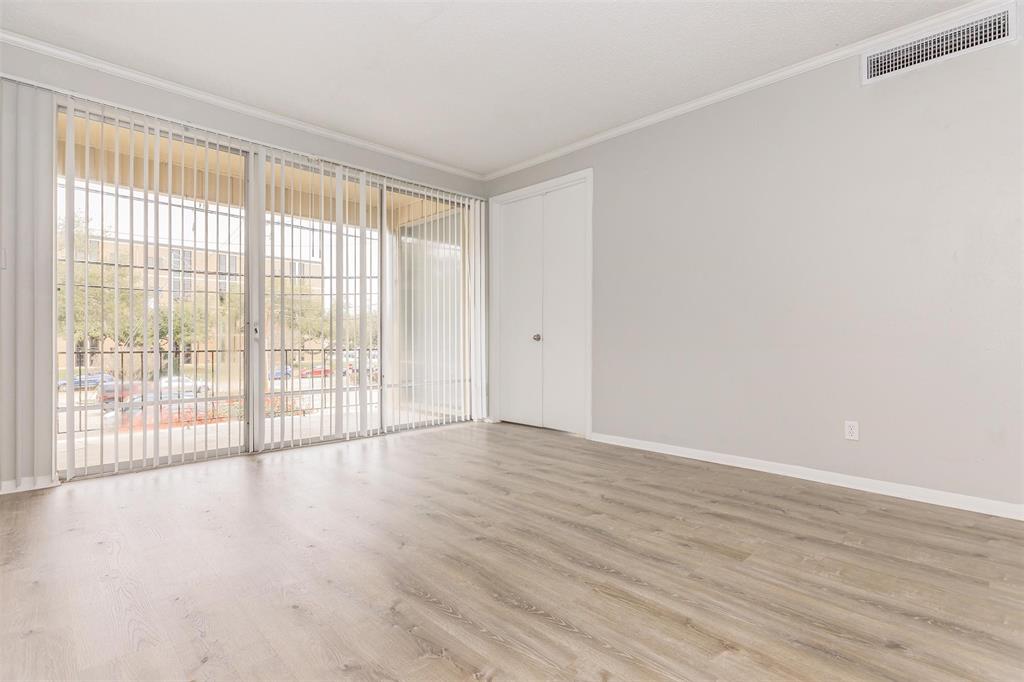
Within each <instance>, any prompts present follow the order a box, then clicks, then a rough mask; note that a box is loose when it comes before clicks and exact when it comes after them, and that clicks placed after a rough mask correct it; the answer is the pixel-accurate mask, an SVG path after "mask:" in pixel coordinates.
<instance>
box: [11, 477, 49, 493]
mask: <svg viewBox="0 0 1024 682" xmlns="http://www.w3.org/2000/svg"><path fill="white" fill-rule="evenodd" d="M56 485H60V481H59V480H57V477H56V476H22V477H21V479H20V480H15V479H13V478H12V479H8V480H6V481H0V495H6V494H8V493H23V492H25V491H26V490H41V489H43V488H52V487H54V486H56Z"/></svg>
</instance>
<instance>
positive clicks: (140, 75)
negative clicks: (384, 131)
mask: <svg viewBox="0 0 1024 682" xmlns="http://www.w3.org/2000/svg"><path fill="white" fill-rule="evenodd" d="M0 43H7V44H8V45H13V46H14V47H20V48H23V49H26V50H31V51H32V52H36V53H39V54H42V55H46V56H47V57H54V58H56V59H61V60H63V61H66V62H70V63H72V64H78V65H79V66H84V67H86V68H89V69H94V70H96V71H100V72H102V73H107V74H110V75H112V76H117V77H118V78H124V79H125V80H129V81H133V82H135V83H140V84H142V85H147V86H149V87H153V88H158V89H160V90H164V91H165V92H170V93H173V94H176V95H182V96H184V97H188V98H191V99H194V100H198V101H200V102H206V103H207V104H212V105H214V106H218V107H221V108H224V109H229V110H231V111H236V112H238V113H241V114H246V115H247V116H252V117H254V118H259V119H262V120H264V121H270V122H271V123H277V124H278V125H283V126H287V127H289V128H295V129H296V130H301V131H303V132H308V133H313V134H315V135H319V136H321V137H326V138H329V139H331V140H336V141H338V142H343V143H345V144H350V145H352V146H353V147H359V148H360V149H367V150H369V151H372V152H377V153H379V154H386V155H388V156H392V157H394V158H396V159H401V160H402V161H409V162H411V163H416V164H419V165H421V166H427V167H428V168H433V169H435V170H440V171H444V172H445V173H451V174H452V175H459V176H462V177H464V178H470V179H472V180H483V176H482V175H481V174H480V173H474V172H473V171H469V170H466V169H464V168H457V167H455V166H449V165H447V164H444V163H441V162H440V161H434V160H432V159H427V158H424V157H422V156H417V155H416V154H409V153H407V152H403V151H400V150H398V149H394V148H393V147H388V146H386V145H382V144H378V143H376V142H370V141H369V140H364V139H361V138H358V137H354V136H352V135H346V134H344V133H340V132H338V131H336V130H331V129H330V128H324V127H322V126H317V125H313V124H310V123H306V122H304V121H300V120H299V119H296V118H292V117H290V116H284V115H282V114H275V113H273V112H270V111H267V110H266V109H261V108H259V107H255V106H252V105H250V104H244V103H242V102H238V101H236V100H233V99H228V98H227V97H221V96H220V95H215V94H213V93H210V92H206V91H204V90H198V89H196V88H192V87H189V86H187V85H182V84H181V83H176V82H174V81H171V80H167V79H164V78H159V77H157V76H152V75H150V74H148V73H144V72H142V71H136V70H135V69H129V68H127V67H124V66H120V65H118V64H114V63H112V62H108V61H104V60H102V59H97V58H95V57H90V56H89V55H86V54H82V53H81V52H75V51H74V50H68V49H65V48H63V47H58V46H57V45H53V44H51V43H47V42H44V41H42V40H36V39H35V38H29V37H28V36H24V35H21V34H20V33H13V32H11V31H6V30H3V29H0ZM3 75H4V76H5V77H6V78H11V79H13V80H20V81H23V82H28V81H24V79H21V78H19V77H18V76H15V75H10V74H7V73H3ZM32 84H33V85H39V86H40V87H45V88H48V89H50V90H54V91H55V92H64V91H63V90H61V89H60V88H55V87H52V86H49V85H46V84H43V83H32ZM65 94H70V95H74V96H81V97H86V98H88V95H86V94H84V93H74V92H67V93H65ZM111 104H114V105H115V106H120V105H118V104H117V103H111ZM186 125H194V124H191V123H187V122H186ZM346 165H349V166H351V164H346ZM365 170H369V171H371V172H372V169H365Z"/></svg>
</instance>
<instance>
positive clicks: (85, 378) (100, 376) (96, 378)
mask: <svg viewBox="0 0 1024 682" xmlns="http://www.w3.org/2000/svg"><path fill="white" fill-rule="evenodd" d="M108 381H116V379H114V375H113V374H107V373H106V372H92V373H90V374H79V375H77V376H75V377H74V378H72V379H71V390H73V391H77V390H79V389H82V388H96V387H97V386H99V385H100V384H102V383H106V382H108ZM57 390H58V391H66V390H68V382H67V379H61V380H60V381H58V382H57Z"/></svg>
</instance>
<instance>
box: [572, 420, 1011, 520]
mask: <svg viewBox="0 0 1024 682" xmlns="http://www.w3.org/2000/svg"><path fill="white" fill-rule="evenodd" d="M589 437H590V440H593V441H597V442H599V443H608V444H609V445H621V446H623V447H627V448H633V449H636V450H649V451H651V452H658V453H661V454H664V455H674V456H676V457H686V458H687V459H697V460H700V461H702V462H714V463H715V464H725V465H727V466H732V467H739V468H741V469H753V470H754V471H764V472H766V473H769V474H780V475H782V476H790V477H791V478H801V479H804V480H806V481H815V482H817V483H827V484H829V485H838V486H841V487H843V488H853V489H854V490H864V491H866V492H870V493H878V494H880V495H889V496H890V497H899V498H902V499H904V500H913V501H915V502H927V503H928V504H937V505H941V506H943V507H953V508H955V509H966V510H967V511H973V512H980V513H982V514H989V515H991V516H1002V517H1005V518H1008V519H1020V520H1024V504H1014V503H1013V502H1003V501H1001V500H990V499H987V498H984V497H973V496H971V495H961V494H959V493H951V492H947V491H945V490H934V489H932V488H921V487H918V486H916V485H907V484H905V483H893V482H891V481H879V480H876V479H873V478H863V477H861V476H849V475H847V474H839V473H835V472H833V471H823V470H821V469H811V468H810V467H802V466H797V465H795V464H782V463H780V462H770V461H768V460H763V459H754V458H752V457H739V456H737V455H724V454H721V453H718V452H711V451H710V450H697V449H695V448H685V447H682V446H679V445H668V444H665V443H655V442H653V441H646V440H637V439H634V438H623V437H621V436H609V435H607V434H604V433H592V434H590V436H589Z"/></svg>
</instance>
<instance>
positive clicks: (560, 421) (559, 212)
mask: <svg viewBox="0 0 1024 682" xmlns="http://www.w3.org/2000/svg"><path fill="white" fill-rule="evenodd" d="M588 198H589V194H588V188H587V186H586V184H584V183H577V184H575V185H570V186H569V187H564V188H562V189H558V190H555V191H553V192H548V193H547V194H545V195H544V205H543V208H544V230H543V232H544V237H543V242H542V243H543V246H542V247H541V249H540V253H541V255H542V257H543V261H544V265H543V269H544V286H543V304H542V308H543V327H542V329H543V335H542V341H541V344H540V345H541V348H542V352H543V363H542V364H543V367H544V372H543V395H544V399H543V413H544V414H543V425H544V426H545V427H547V428H550V429H558V430H560V431H570V432H572V433H584V432H585V431H586V430H587V428H586V427H587V423H586V405H587V400H586V383H587V377H586V372H587V366H586V363H587V356H588V354H587V352H586V348H587V342H588V338H589V334H588V333H587V311H586V306H587V262H586V246H587V233H586V227H587V226H586V219H587V201H588Z"/></svg>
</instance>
